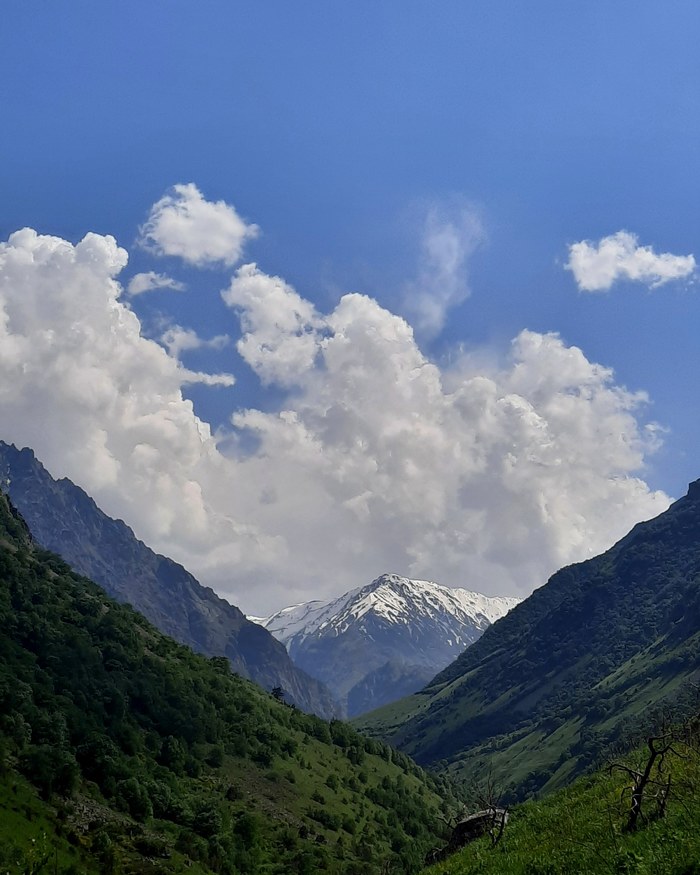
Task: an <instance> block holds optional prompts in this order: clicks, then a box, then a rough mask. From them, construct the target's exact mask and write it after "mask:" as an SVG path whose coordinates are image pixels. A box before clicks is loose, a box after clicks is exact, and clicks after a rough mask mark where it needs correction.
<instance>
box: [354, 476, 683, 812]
mask: <svg viewBox="0 0 700 875" xmlns="http://www.w3.org/2000/svg"><path fill="white" fill-rule="evenodd" d="M699 674H700V480H698V481H695V482H694V483H691V484H690V487H689V489H688V493H687V495H686V496H685V497H683V498H681V499H680V500H679V501H676V502H675V503H674V504H672V505H671V507H670V508H669V509H668V510H667V511H665V512H664V513H662V514H661V515H660V516H658V517H656V518H655V519H653V520H650V521H648V522H642V523H639V524H638V525H636V526H635V527H634V528H633V529H632V531H631V532H630V533H629V534H628V535H626V536H625V537H624V538H623V539H622V540H620V541H619V542H618V543H617V544H615V545H614V546H613V547H612V548H611V549H609V550H607V551H606V552H605V553H603V554H601V555H600V556H597V557H595V558H592V559H588V560H586V561H585V562H581V563H578V564H575V565H571V566H568V567H566V568H563V569H561V570H560V571H558V572H557V573H556V574H554V575H553V576H552V577H551V578H550V580H549V581H548V582H547V583H546V584H545V585H544V586H542V587H540V588H539V589H536V590H535V591H534V592H533V593H532V595H531V596H530V597H529V598H527V599H525V600H524V601H523V602H521V603H520V604H519V605H517V606H516V607H515V608H513V610H511V611H510V612H509V613H508V614H507V615H506V616H505V617H503V618H502V619H501V620H499V621H498V622H496V623H494V624H493V625H492V626H490V627H489V628H488V629H487V630H486V632H485V633H484V634H483V635H482V636H481V638H479V640H478V641H476V642H475V643H474V644H472V645H471V646H470V647H468V648H467V649H466V650H465V651H464V652H463V653H462V654H461V655H460V656H459V657H458V658H457V659H456V660H455V661H454V662H453V663H452V664H451V665H450V666H448V667H447V668H446V669H445V670H444V671H442V672H441V673H440V674H439V675H438V676H437V677H435V678H434V679H433V680H432V681H431V682H430V683H429V684H428V685H427V686H426V687H425V688H424V689H422V690H421V691H420V692H418V693H416V694H414V695H411V696H409V697H407V698H405V699H402V700H401V701H398V702H394V703H392V704H390V705H387V706H385V707H383V708H380V709H379V710H377V711H375V712H372V713H370V714H366V715H363V716H362V717H360V718H357V719H356V720H354V721H353V723H354V725H355V726H356V727H357V728H359V729H360V730H361V731H364V732H368V733H370V734H371V735H373V736H374V737H378V738H382V739H383V740H385V741H387V742H389V743H391V744H393V745H395V746H397V747H398V748H399V749H400V750H403V751H404V752H406V753H408V754H410V755H411V756H412V757H414V758H415V759H416V761H417V762H419V763H421V764H422V765H424V766H428V767H430V768H432V769H437V770H438V771H443V772H445V773H447V774H449V775H450V776H452V777H453V778H455V779H457V780H459V781H462V782H467V783H469V782H474V781H478V780H480V779H484V778H485V777H486V776H487V775H488V776H490V778H489V779H492V780H494V781H496V782H497V783H498V784H499V785H500V786H501V787H503V788H505V787H508V788H510V790H509V795H510V797H511V798H524V797H525V796H528V795H531V794H533V793H539V792H548V791H550V790H552V789H554V788H556V787H559V786H562V785H564V784H567V783H569V782H570V781H572V780H573V779H574V777H575V776H576V775H578V774H580V773H582V772H583V771H585V770H586V769H587V768H589V767H590V766H591V765H592V764H594V763H595V762H597V761H598V760H599V759H600V757H601V756H602V755H603V754H604V753H605V752H606V751H608V752H609V751H610V750H612V749H613V748H614V747H615V745H619V744H624V743H626V742H627V741H628V740H629V738H630V737H634V736H635V735H638V734H640V733H642V732H643V731H644V729H645V728H646V727H647V726H649V725H653V723H654V722H655V721H656V720H658V719H659V714H658V711H659V709H664V708H666V709H671V710H673V709H674V708H676V709H678V708H680V709H681V710H682V708H683V707H691V705H692V702H693V701H695V699H696V693H695V692H694V690H695V687H694V686H693V685H694V684H695V682H696V681H697V679H698V675H699ZM684 699H686V701H685V703H684V701H683V700H684ZM695 705H697V703H696V702H695Z"/></svg>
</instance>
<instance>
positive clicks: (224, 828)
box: [0, 495, 445, 875]
mask: <svg viewBox="0 0 700 875" xmlns="http://www.w3.org/2000/svg"><path fill="white" fill-rule="evenodd" d="M439 789H440V787H439V785H438V783H437V782H436V781H434V780H433V779H430V778H428V777H427V776H426V775H425V774H424V773H423V772H422V771H421V770H420V769H419V768H418V767H416V766H415V765H414V764H413V763H412V762H411V761H410V760H409V759H408V758H407V757H406V756H404V755H403V754H399V753H396V752H393V751H391V750H390V749H389V748H387V747H386V746H384V745H383V744H381V743H378V742H374V741H371V740H369V739H365V738H362V737H361V736H359V735H358V734H357V733H356V732H354V731H353V730H352V729H351V728H350V727H349V726H347V725H346V724H343V723H340V722H338V721H331V722H330V723H328V722H324V721H323V720H321V719H319V718H317V717H313V716H310V715H307V714H304V713H303V712H301V711H299V710H297V709H296V708H293V707H291V706H289V705H286V704H285V703H283V702H281V701H278V700H277V699H276V698H275V696H272V695H270V694H268V693H265V692H264V691H263V690H261V689H260V688H259V687H257V686H255V685H254V684H252V683H250V682H249V681H247V680H245V679H243V678H240V677H238V676H236V675H235V674H232V672H231V667H230V663H229V662H228V660H227V659H226V658H224V657H214V658H212V659H207V658H205V657H203V656H200V655H197V654H195V653H193V652H192V651H191V650H189V649H188V648H186V647H184V646H182V645H179V644H177V643H176V642H174V641H172V640H171V639H169V638H167V637H166V636H164V635H163V634H161V633H160V632H158V631H157V630H156V629H155V628H154V627H153V626H151V625H150V623H148V621H146V620H145V619H144V618H143V617H141V616H140V615H139V614H137V613H136V612H135V611H134V610H133V609H131V608H130V607H128V606H124V605H120V604H118V603H117V602H114V601H112V600H111V599H110V598H109V597H108V596H106V595H105V594H104V592H103V591H102V590H101V589H100V588H99V587H98V586H96V585H95V584H93V583H92V582H91V581H89V580H87V579H85V578H82V577H80V576H78V575H76V574H75V573H73V572H72V571H71V570H70V568H69V567H68V566H66V565H65V563H64V562H63V561H62V560H61V559H59V558H58V557H57V556H55V555H53V554H50V553H48V552H46V551H43V550H42V549H40V548H38V547H37V546H35V544H34V543H33V542H32V541H31V538H30V535H29V532H28V530H27V528H26V525H25V524H24V522H23V520H22V519H21V518H20V517H19V515H18V514H17V513H16V512H15V511H14V510H13V508H12V507H11V505H10V504H9V502H8V500H7V499H6V497H5V496H4V495H0V862H1V863H2V865H3V866H6V867H7V871H11V872H15V871H18V872H24V871H27V872H38V871H55V872H63V873H65V875H67V873H69V872H72V873H73V875H77V873H84V872H124V873H128V872H133V873H143V872H162V873H175V872H182V871H189V872H194V873H197V872H200V873H211V872H215V873H227V875H235V873H258V872H270V873H280V875H282V873H295V872H299V873H314V872H324V871H327V872H338V873H348V875H350V873H374V872H380V871H381V869H382V866H383V865H384V864H385V863H388V861H393V865H394V866H395V871H399V872H400V871H405V872H411V871H415V870H416V868H417V867H419V865H420V861H421V860H422V855H423V853H424V852H425V850H426V848H427V847H429V846H430V845H432V844H434V843H435V841H436V832H437V823H438V821H437V814H438V813H439V812H441V811H442V810H444V804H445V803H444V802H443V800H442V798H441V795H440V794H439V793H438V790H439ZM41 860H45V861H46V863H45V866H44V868H39V865H40V863H41ZM0 870H1V871H5V869H4V868H2V867H0ZM392 871H393V870H392Z"/></svg>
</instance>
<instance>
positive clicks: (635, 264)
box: [566, 231, 695, 292]
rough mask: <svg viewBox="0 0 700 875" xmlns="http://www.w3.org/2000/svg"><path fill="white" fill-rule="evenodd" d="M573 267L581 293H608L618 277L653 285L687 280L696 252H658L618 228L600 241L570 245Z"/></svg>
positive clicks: (569, 268) (584, 241) (570, 263)
mask: <svg viewBox="0 0 700 875" xmlns="http://www.w3.org/2000/svg"><path fill="white" fill-rule="evenodd" d="M566 269H567V270H570V271H571V272H572V273H573V275H574V279H575V280H576V284H577V285H578V287H579V290H580V291H582V292H607V291H608V290H609V289H610V288H611V286H612V285H613V283H615V282H617V281H618V280H630V281H633V282H641V283H644V284H646V285H648V286H651V287H652V288H654V287H656V286H661V285H663V284H664V283H667V282H670V281H671V280H678V279H685V278H686V277H689V276H691V274H692V273H693V272H694V271H695V258H694V256H693V255H672V254H671V253H670V252H661V253H656V252H654V250H653V249H652V247H651V246H640V245H639V239H638V237H637V235H636V234H631V233H630V232H629V231H618V232H617V233H616V234H611V235H610V236H608V237H603V238H602V239H601V240H599V241H598V243H593V242H591V241H590V240H581V241H580V242H578V243H572V244H571V245H570V246H569V260H568V262H567V263H566Z"/></svg>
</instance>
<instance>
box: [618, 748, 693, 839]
mask: <svg viewBox="0 0 700 875" xmlns="http://www.w3.org/2000/svg"><path fill="white" fill-rule="evenodd" d="M678 742H679V738H678V733H676V732H673V731H668V732H664V733H662V734H661V735H652V736H649V738H647V747H648V749H649V753H648V754H647V756H646V762H644V763H643V765H642V766H640V767H639V768H634V767H633V766H629V765H627V764H626V763H620V762H615V763H611V764H610V766H609V770H610V772H611V773H612V772H613V771H620V772H623V773H624V774H626V775H628V776H629V777H630V778H631V779H632V784H631V786H630V787H628V788H625V790H623V791H622V796H621V798H622V797H624V795H625V794H626V792H629V796H630V805H629V811H628V815H627V823H626V825H625V831H626V832H634V831H635V830H636V829H637V826H638V823H639V821H640V819H642V820H645V821H647V820H650V819H652V818H660V817H663V816H664V815H665V813H666V805H667V803H668V798H669V796H670V794H671V786H672V776H671V774H670V772H666V771H665V762H666V758H667V757H668V756H669V755H673V756H676V757H679V758H680V759H686V755H685V754H684V753H681V751H680V750H679V749H678ZM652 805H653V806H654V808H653V810H652V811H651V813H649V808H650V807H651V806H652Z"/></svg>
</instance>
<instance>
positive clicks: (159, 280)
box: [127, 270, 185, 297]
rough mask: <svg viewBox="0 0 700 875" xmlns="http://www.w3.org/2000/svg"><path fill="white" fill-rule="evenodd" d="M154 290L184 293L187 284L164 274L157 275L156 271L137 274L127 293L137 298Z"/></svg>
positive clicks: (131, 281)
mask: <svg viewBox="0 0 700 875" xmlns="http://www.w3.org/2000/svg"><path fill="white" fill-rule="evenodd" d="M154 289H172V290H173V291H174V292H182V291H184V289H185V284H184V283H181V282H179V281H178V280H175V279H173V278H172V277H169V276H166V274H164V273H156V272H155V271H154V270H149V271H146V272H145V273H137V274H134V276H132V277H131V279H130V280H129V284H128V285H127V293H128V294H129V295H131V296H132V297H133V296H136V295H142V294H143V293H144V292H152V291H153V290H154Z"/></svg>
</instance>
